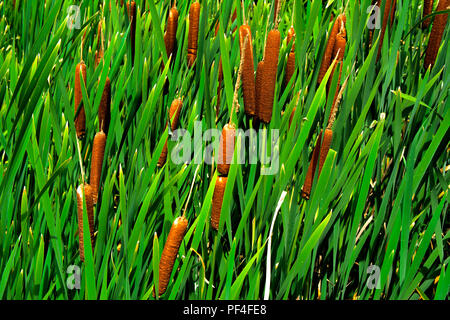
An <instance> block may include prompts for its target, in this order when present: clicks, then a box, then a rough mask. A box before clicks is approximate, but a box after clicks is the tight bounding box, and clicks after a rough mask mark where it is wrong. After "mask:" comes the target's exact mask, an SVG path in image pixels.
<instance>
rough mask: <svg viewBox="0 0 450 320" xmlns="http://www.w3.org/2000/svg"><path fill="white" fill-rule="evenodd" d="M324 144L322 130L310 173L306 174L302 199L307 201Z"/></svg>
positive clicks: (310, 164) (309, 168) (310, 166)
mask: <svg viewBox="0 0 450 320" xmlns="http://www.w3.org/2000/svg"><path fill="white" fill-rule="evenodd" d="M321 142H322V130H320V134H319V136H318V137H317V141H316V145H315V146H314V150H313V154H312V158H311V162H310V163H309V167H308V171H307V172H306V178H305V183H304V184H303V188H302V197H303V198H305V199H306V200H308V199H309V196H310V194H311V189H312V183H313V179H314V174H315V172H316V166H317V161H318V160H319V154H320V144H321Z"/></svg>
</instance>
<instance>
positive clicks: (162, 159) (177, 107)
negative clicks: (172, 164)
mask: <svg viewBox="0 0 450 320" xmlns="http://www.w3.org/2000/svg"><path fill="white" fill-rule="evenodd" d="M182 107H183V101H182V100H181V99H179V98H177V99H174V100H173V102H172V104H171V106H170V109H169V119H170V123H171V126H170V128H171V130H172V131H174V130H176V129H177V127H178V122H179V119H180V112H181V109H182ZM169 119H168V120H167V123H166V127H167V124H168V123H169ZM167 152H168V148H167V140H166V142H165V144H164V147H163V150H162V152H161V155H160V156H159V159H158V164H157V166H158V168H161V167H162V166H164V164H165V163H166V159H167Z"/></svg>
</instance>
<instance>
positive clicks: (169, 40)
mask: <svg viewBox="0 0 450 320" xmlns="http://www.w3.org/2000/svg"><path fill="white" fill-rule="evenodd" d="M177 28H178V10H177V8H175V7H172V8H171V9H170V11H169V17H168V18H167V26H166V33H165V34H164V44H165V45H166V52H167V57H168V58H169V57H170V56H171V55H172V54H173V52H174V48H175V41H176V36H177Z"/></svg>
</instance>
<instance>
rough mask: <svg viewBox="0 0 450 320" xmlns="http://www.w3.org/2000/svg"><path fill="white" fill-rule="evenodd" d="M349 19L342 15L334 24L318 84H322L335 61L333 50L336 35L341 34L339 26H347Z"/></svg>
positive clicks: (321, 65) (323, 58) (320, 69)
mask: <svg viewBox="0 0 450 320" xmlns="http://www.w3.org/2000/svg"><path fill="white" fill-rule="evenodd" d="M346 21H347V19H346V17H345V14H343V13H342V14H340V15H339V16H338V17H337V19H336V21H335V22H334V24H333V26H332V28H331V32H330V35H329V36H328V40H327V45H326V47H325V52H324V54H323V57H322V62H321V64H320V68H319V76H318V78H317V84H320V83H321V82H322V80H323V78H324V76H325V74H326V73H327V70H328V68H329V67H330V65H331V61H332V59H333V50H334V43H335V41H336V35H337V34H338V32H339V26H341V25H342V23H343V24H344V25H345V23H346Z"/></svg>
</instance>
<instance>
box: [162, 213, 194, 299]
mask: <svg viewBox="0 0 450 320" xmlns="http://www.w3.org/2000/svg"><path fill="white" fill-rule="evenodd" d="M187 225H188V221H187V219H186V218H185V217H184V216H182V217H178V218H176V219H175V221H174V222H173V224H172V227H171V228H170V231H169V235H168V236H167V240H166V243H165V245H164V249H163V252H162V255H161V260H160V261H159V282H158V284H159V290H158V292H159V295H162V294H164V292H166V289H167V285H168V284H169V280H170V275H171V273H172V269H173V265H174V263H175V259H176V257H177V254H178V250H179V249H180V245H181V242H182V241H183V238H184V234H185V233H186V229H187Z"/></svg>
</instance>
